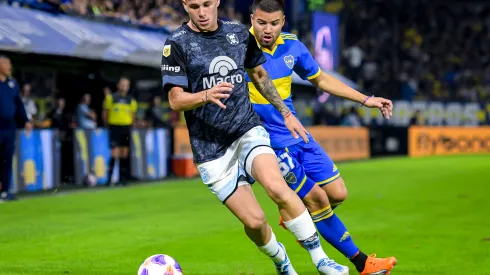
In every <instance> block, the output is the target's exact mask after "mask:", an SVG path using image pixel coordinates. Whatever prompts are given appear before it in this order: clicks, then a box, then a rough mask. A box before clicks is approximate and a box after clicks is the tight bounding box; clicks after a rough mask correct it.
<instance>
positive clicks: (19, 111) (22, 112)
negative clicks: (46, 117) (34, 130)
mask: <svg viewBox="0 0 490 275" xmlns="http://www.w3.org/2000/svg"><path fill="white" fill-rule="evenodd" d="M15 86H16V90H17V91H16V93H15V98H14V104H15V112H16V114H15V116H16V117H17V118H18V119H19V120H21V121H22V123H24V125H25V127H26V128H29V127H32V125H31V124H30V121H29V118H28V117H27V111H26V108H25V107H24V103H23V102H22V98H21V97H20V92H19V86H18V84H17V83H15Z"/></svg>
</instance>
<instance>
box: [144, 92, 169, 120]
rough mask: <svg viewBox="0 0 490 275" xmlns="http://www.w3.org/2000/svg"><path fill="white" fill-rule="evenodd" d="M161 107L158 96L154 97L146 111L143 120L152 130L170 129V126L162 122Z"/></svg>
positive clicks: (162, 111)
mask: <svg viewBox="0 0 490 275" xmlns="http://www.w3.org/2000/svg"><path fill="white" fill-rule="evenodd" d="M163 113H164V110H163V107H162V102H161V99H160V97H159V96H155V97H154V98H153V99H152V101H151V103H150V107H149V108H148V109H147V110H146V113H145V120H146V121H148V125H149V126H151V127H154V128H171V127H172V126H171V125H170V124H169V123H167V122H165V121H164V120H163Z"/></svg>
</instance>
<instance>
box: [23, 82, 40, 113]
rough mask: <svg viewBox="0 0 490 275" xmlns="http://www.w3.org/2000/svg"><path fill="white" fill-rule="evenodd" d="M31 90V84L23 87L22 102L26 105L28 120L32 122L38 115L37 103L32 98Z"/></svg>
mask: <svg viewBox="0 0 490 275" xmlns="http://www.w3.org/2000/svg"><path fill="white" fill-rule="evenodd" d="M31 89H32V87H31V85H30V84H24V85H23V86H22V93H21V96H22V102H23V103H24V108H25V109H26V113H27V118H28V119H29V120H32V119H33V118H35V117H36V115H37V107H36V103H35V102H34V100H32V98H31Z"/></svg>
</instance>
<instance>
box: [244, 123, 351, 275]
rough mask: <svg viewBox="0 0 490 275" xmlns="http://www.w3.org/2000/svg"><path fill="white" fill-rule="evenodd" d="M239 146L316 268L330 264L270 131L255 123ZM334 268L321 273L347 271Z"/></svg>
mask: <svg viewBox="0 0 490 275" xmlns="http://www.w3.org/2000/svg"><path fill="white" fill-rule="evenodd" d="M240 146H241V150H240V157H239V159H240V163H243V166H244V167H245V171H246V172H247V174H248V175H251V176H252V177H253V179H255V180H257V181H259V182H260V183H261V185H262V186H263V187H264V189H265V191H266V192H267V195H268V196H269V197H270V198H271V199H272V200H273V201H274V202H275V203H276V204H277V206H278V207H279V212H280V213H281V215H282V217H283V218H284V220H285V222H284V224H285V226H286V227H287V228H288V230H289V231H290V232H291V233H293V235H294V236H295V237H296V239H297V240H298V241H299V242H301V244H302V245H303V247H305V248H306V250H308V252H309V253H310V256H311V258H312V261H313V263H314V264H315V266H316V267H317V268H321V267H322V266H323V265H324V264H327V261H328V260H329V259H328V257H327V255H326V253H325V252H324V251H323V248H322V246H321V244H320V239H319V237H318V234H317V232H316V229H315V225H314V223H313V221H312V219H311V217H310V215H309V213H308V210H306V207H305V206H304V204H303V202H302V201H301V199H300V198H299V197H298V196H297V195H296V193H294V191H292V190H291V189H290V188H289V187H288V185H287V184H286V182H285V181H284V179H283V177H282V174H281V172H280V169H279V165H278V163H277V158H276V155H275V153H274V151H273V150H272V149H271V148H270V141H269V138H268V133H267V132H266V131H265V129H264V128H263V127H255V128H254V129H252V130H250V131H249V132H248V133H247V134H245V135H244V137H242V139H241V141H240ZM331 268H332V269H333V270H332V272H331V273H322V274H345V272H343V271H344V270H343V269H342V268H340V266H337V267H334V266H332V267H331ZM337 268H339V269H337ZM319 270H320V269H319ZM335 271H337V272H336V273H335Z"/></svg>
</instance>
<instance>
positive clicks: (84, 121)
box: [77, 94, 97, 129]
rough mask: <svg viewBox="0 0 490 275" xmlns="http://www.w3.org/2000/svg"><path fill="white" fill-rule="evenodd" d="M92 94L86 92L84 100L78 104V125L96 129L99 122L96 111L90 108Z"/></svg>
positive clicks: (83, 127)
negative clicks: (97, 121)
mask: <svg viewBox="0 0 490 275" xmlns="http://www.w3.org/2000/svg"><path fill="white" fill-rule="evenodd" d="M90 101H91V96H90V95H89V94H84V95H83V97H82V101H81V102H80V104H78V106H77V121H78V127H80V128H82V129H95V128H97V123H96V122H95V121H96V119H97V116H96V114H95V112H94V111H92V110H91V109H90V107H89V106H90Z"/></svg>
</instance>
